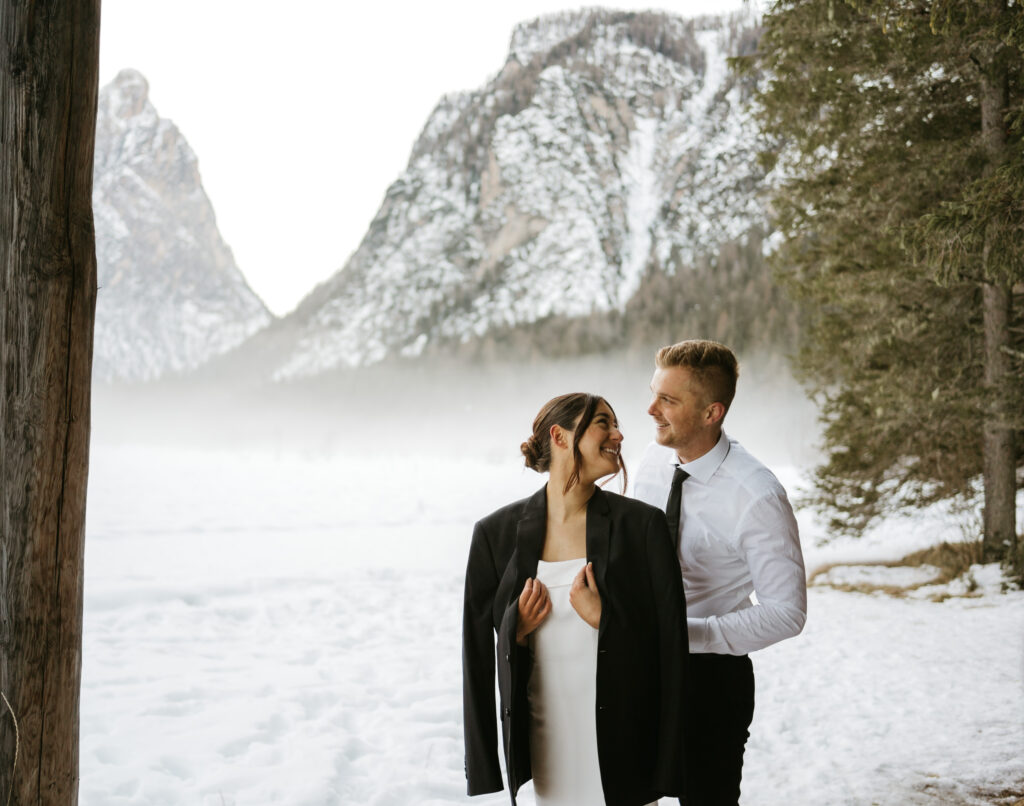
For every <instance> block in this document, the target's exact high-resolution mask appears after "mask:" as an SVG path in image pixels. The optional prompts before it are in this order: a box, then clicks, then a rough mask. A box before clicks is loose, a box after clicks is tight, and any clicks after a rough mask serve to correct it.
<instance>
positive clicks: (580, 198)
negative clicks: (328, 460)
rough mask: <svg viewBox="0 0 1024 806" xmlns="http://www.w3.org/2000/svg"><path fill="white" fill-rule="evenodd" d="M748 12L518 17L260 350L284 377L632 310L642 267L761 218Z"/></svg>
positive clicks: (702, 250)
mask: <svg viewBox="0 0 1024 806" xmlns="http://www.w3.org/2000/svg"><path fill="white" fill-rule="evenodd" d="M751 25H752V23H751V22H750V20H748V19H747V18H745V17H743V16H742V15H741V16H738V17H721V18H713V17H709V18H702V19H700V20H684V19H682V18H680V17H676V16H674V15H670V14H661V13H655V12H645V13H640V14H634V13H622V12H612V11H607V10H601V9H589V10H585V11H581V12H573V13H566V14H556V15H552V16H548V17H542V18H540V19H538V20H535V21H532V22H528V23H523V24H521V25H520V26H518V27H517V28H516V30H515V33H514V34H513V37H512V45H511V50H510V54H509V58H508V60H507V61H506V63H505V66H504V68H503V69H502V70H501V71H500V72H499V73H498V74H497V75H495V76H494V77H493V78H492V79H491V80H490V81H489V82H488V83H487V85H486V86H484V87H482V88H481V89H479V90H477V91H472V92H465V93H456V94H452V95H448V96H446V97H445V98H443V99H442V101H441V102H440V103H439V104H438V107H437V109H436V110H435V111H434V113H433V114H432V115H431V117H430V119H429V121H428V123H427V125H426V126H425V128H424V130H423V133H422V135H421V137H420V139H419V141H418V142H417V143H416V145H415V146H414V148H413V152H412V156H411V157H410V160H409V164H408V167H407V168H406V170H405V172H404V173H403V174H402V175H401V176H400V177H399V178H398V179H397V180H396V181H395V182H394V183H393V184H392V186H391V187H390V188H389V190H388V193H387V195H386V198H385V199H384V202H383V204H382V205H381V208H380V210H379V211H378V213H377V216H376V218H375V219H374V221H373V222H372V224H371V225H370V228H369V231H368V232H367V234H366V236H365V237H364V239H363V241H362V243H361V245H360V246H359V248H358V249H357V250H356V252H355V253H354V254H353V256H352V257H351V259H350V260H349V261H348V263H347V264H346V265H345V266H344V267H343V268H342V270H340V271H339V272H338V273H337V274H335V275H334V276H333V277H332V278H330V279H329V280H328V281H327V282H325V283H324V284H322V285H321V286H320V287H318V288H317V289H315V290H314V292H313V293H311V294H310V295H309V296H308V297H307V298H306V299H305V300H304V301H303V302H302V304H301V305H300V306H299V307H298V309H297V310H296V311H295V312H294V313H293V314H292V315H290V316H289V317H288V318H287V319H286V320H285V321H284V322H282V323H281V326H280V327H278V328H272V329H271V330H270V331H268V333H267V334H264V335H265V336H266V337H267V340H269V341H270V342H273V349H272V350H264V347H265V346H266V345H265V343H264V342H260V344H259V346H257V347H255V348H254V349H258V350H260V351H261V354H267V355H269V354H270V353H273V354H274V355H276V356H281V358H279V359H278V360H277V361H276V364H275V366H273V367H272V368H271V369H270V372H271V374H272V375H273V377H275V378H277V379H288V378H294V377H297V376H307V375H316V374H318V373H322V372H324V371H327V370H330V369H333V368H335V367H351V366H362V365H366V364H372V363H375V362H378V361H381V360H383V359H384V358H386V357H388V356H390V355H416V354H419V353H420V352H422V351H423V350H424V349H426V348H427V347H428V346H430V345H446V344H457V343H461V342H465V341H467V340H469V339H472V338H475V337H479V336H482V335H483V334H486V333H487V332H488V331H490V330H491V329H493V328H501V327H515V326H519V325H527V324H529V323H532V322H535V321H537V320H538V319H542V318H544V317H547V316H550V315H563V316H586V315H589V314H591V313H595V312H597V313H601V312H608V311H611V310H616V309H618V310H621V309H622V308H623V307H624V306H625V305H626V303H627V302H628V301H629V299H630V297H631V296H632V295H633V294H634V292H635V291H636V290H637V288H638V286H639V285H640V282H641V280H642V279H643V278H644V277H645V276H646V274H647V273H648V272H649V271H651V270H653V269H658V270H661V271H665V272H668V273H676V272H686V271H689V270H691V269H692V268H693V267H694V266H695V265H696V264H697V262H698V261H699V260H700V259H702V258H704V257H706V256H708V255H711V256H714V255H715V254H717V249H718V246H719V245H721V244H722V243H725V242H728V241H734V240H737V239H741V238H742V237H743V236H744V233H746V232H748V231H749V230H751V228H753V227H757V226H763V224H764V210H763V207H762V205H761V203H760V201H759V197H758V194H759V189H761V188H763V186H764V181H765V178H764V176H763V175H762V174H761V173H760V169H759V168H758V166H757V161H756V159H755V155H754V151H755V148H756V137H755V126H754V122H753V120H752V118H751V117H750V115H749V112H748V111H747V109H746V108H745V106H744V101H743V89H742V86H741V83H740V82H739V81H738V80H737V79H736V78H735V77H734V76H732V74H731V73H730V72H729V70H728V67H727V64H726V59H727V58H728V57H729V56H730V55H732V54H734V53H735V52H736V50H737V48H738V47H739V43H740V41H741V40H742V38H743V37H744V36H745V35H747V34H750V27H751ZM751 35H752V34H751ZM257 341H259V340H257Z"/></svg>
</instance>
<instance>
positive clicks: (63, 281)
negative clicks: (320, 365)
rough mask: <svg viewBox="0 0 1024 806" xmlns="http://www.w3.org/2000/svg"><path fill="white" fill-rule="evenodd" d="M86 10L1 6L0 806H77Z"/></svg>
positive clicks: (89, 253)
mask: <svg viewBox="0 0 1024 806" xmlns="http://www.w3.org/2000/svg"><path fill="white" fill-rule="evenodd" d="M99 6H100V3H99V0H35V1H34V2H25V0H0V502H2V507H0V690H2V693H3V696H4V700H0V806H4V805H5V804H6V803H7V802H8V798H10V803H11V804H18V806H27V804H46V806H51V805H53V806H67V805H68V804H75V803H77V801H78V702H79V684H80V678H81V658H82V553H83V542H84V527H85V492H86V479H87V475H88V455H89V393H90V373H91V368H92V335H93V313H94V310H95V303H96V249H95V237H94V232H93V219H92V170H93V140H94V136H95V127H96V97H97V83H98V66H99V14H100V9H99ZM8 704H9V707H8ZM15 724H17V728H18V730H17V740H16V734H15ZM16 744H17V764H16V765H15V748H16Z"/></svg>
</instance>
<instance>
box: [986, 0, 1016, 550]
mask: <svg viewBox="0 0 1024 806" xmlns="http://www.w3.org/2000/svg"><path fill="white" fill-rule="evenodd" d="M988 5H989V8H988V9H987V10H988V11H989V12H990V13H991V14H992V16H993V18H995V19H998V18H999V17H1000V16H1002V15H1005V14H1006V13H1007V10H1006V0H989V4H988ZM992 48H993V49H992V52H990V53H986V54H984V57H983V59H984V61H983V63H982V69H981V98H980V100H981V136H982V142H983V144H984V148H985V153H986V156H987V157H988V163H987V165H986V172H991V171H994V170H995V169H996V168H997V167H998V166H999V165H1000V164H1001V163H1002V162H1003V161H1004V160H1005V159H1006V114H1007V111H1008V110H1007V107H1008V106H1009V71H1008V66H1007V59H1008V58H1009V51H1008V49H1007V48H1006V46H1005V45H1003V43H1002V42H998V41H997V42H993V43H992ZM989 255H990V246H989V245H988V244H986V245H985V247H984V254H983V255H982V260H983V263H984V269H985V275H986V282H984V283H983V284H982V299H983V303H982V304H983V309H984V323H985V324H984V327H985V391H986V395H987V396H988V401H989V405H988V410H987V411H985V412H984V413H983V416H984V417H985V424H984V428H983V437H982V440H983V445H982V448H983V452H984V459H983V471H982V472H983V478H984V484H985V512H984V529H985V534H984V553H985V557H986V559H988V560H990V561H991V560H1005V559H1007V558H1008V557H1015V556H1016V554H1015V552H1014V551H1013V549H1014V547H1015V544H1016V540H1017V527H1016V508H1017V507H1016V498H1017V461H1016V456H1017V452H1016V439H1015V433H1014V431H1013V428H1012V427H1011V425H1010V403H1009V384H1010V381H1011V373H1012V367H1011V365H1010V361H1009V356H1008V355H1007V352H1006V350H1007V349H1008V348H1009V347H1010V346H1011V333H1010V323H1011V322H1012V321H1013V316H1012V313H1013V311H1012V300H1013V296H1012V294H1011V289H1010V284H1009V280H1008V279H1005V278H1001V277H999V273H998V272H996V271H994V270H993V269H992V267H991V265H990V261H989Z"/></svg>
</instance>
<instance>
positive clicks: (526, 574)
mask: <svg viewBox="0 0 1024 806" xmlns="http://www.w3.org/2000/svg"><path fill="white" fill-rule="evenodd" d="M547 522H548V498H547V485H544V486H543V487H541V488H540V489H539V490H538V491H537V492H535V493H534V494H533V495H532V496H531V497H530V500H529V502H528V503H527V505H526V509H525V511H524V512H523V517H521V518H520V519H519V524H518V525H517V527H516V550H515V555H516V562H515V568H516V584H515V588H514V593H515V595H516V596H518V595H519V592H520V591H521V590H522V589H523V585H525V584H526V580H527V579H529V578H530V577H535V576H537V560H539V559H540V555H541V552H542V551H543V550H544V534H545V532H546V531H547Z"/></svg>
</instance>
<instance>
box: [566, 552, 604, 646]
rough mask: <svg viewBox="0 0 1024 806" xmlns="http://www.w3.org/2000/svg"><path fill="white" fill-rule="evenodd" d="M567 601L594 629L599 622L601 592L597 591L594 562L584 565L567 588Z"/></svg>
mask: <svg viewBox="0 0 1024 806" xmlns="http://www.w3.org/2000/svg"><path fill="white" fill-rule="evenodd" d="M569 603H570V604H571V605H572V607H573V610H575V611H576V613H577V614H578V615H579V617H580V618H581V619H583V620H584V621H585V622H587V624H589V625H590V626H591V627H593V628H594V629H595V630H596V629H597V628H598V625H599V624H600V623H601V594H599V593H598V592H597V580H596V579H594V564H593V563H587V564H586V565H584V566H583V567H582V568H581V569H580V572H579V573H578V574H576V578H575V579H573V581H572V587H571V588H569Z"/></svg>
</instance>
